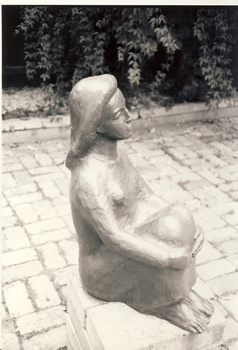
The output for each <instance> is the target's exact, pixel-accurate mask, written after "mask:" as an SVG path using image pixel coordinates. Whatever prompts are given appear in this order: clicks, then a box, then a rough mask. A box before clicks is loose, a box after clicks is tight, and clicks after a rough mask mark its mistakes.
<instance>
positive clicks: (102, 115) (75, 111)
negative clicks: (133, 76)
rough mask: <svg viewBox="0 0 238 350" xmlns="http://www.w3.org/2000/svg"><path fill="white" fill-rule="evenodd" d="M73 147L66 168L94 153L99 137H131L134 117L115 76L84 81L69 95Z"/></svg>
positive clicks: (106, 75) (108, 75)
mask: <svg viewBox="0 0 238 350" xmlns="http://www.w3.org/2000/svg"><path fill="white" fill-rule="evenodd" d="M69 108H70V120H71V147H70V151H69V153H68V155H67V159H66V166H67V167H68V168H69V169H71V168H73V167H74V164H75V163H76V162H77V161H78V160H79V159H80V158H83V157H85V156H86V155H87V154H88V153H90V150H91V148H92V147H93V145H94V143H95V142H96V140H97V138H99V137H104V138H109V139H113V140H121V139H126V138H128V137H130V136H131V117H130V115H129V112H128V110H127V109H126V106H125V99H124V97H123V95H122V93H121V91H120V90H119V89H118V88H117V81H116V78H115V77H114V76H113V75H110V74H103V75H98V76H93V77H89V78H85V79H82V80H80V81H79V82H78V83H77V84H76V85H75V86H74V87H73V89H72V91H71V93H70V96H69Z"/></svg>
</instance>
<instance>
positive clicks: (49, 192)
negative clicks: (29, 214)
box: [39, 181, 60, 198]
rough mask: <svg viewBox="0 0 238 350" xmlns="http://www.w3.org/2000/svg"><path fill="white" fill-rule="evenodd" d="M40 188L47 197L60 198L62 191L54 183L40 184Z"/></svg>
mask: <svg viewBox="0 0 238 350" xmlns="http://www.w3.org/2000/svg"><path fill="white" fill-rule="evenodd" d="M39 187H40V188H41V190H42V192H43V193H44V195H45V197H48V198H56V197H58V196H60V190H59V189H58V187H56V185H55V183H54V182H53V181H46V182H39Z"/></svg>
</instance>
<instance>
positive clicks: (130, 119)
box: [125, 108, 132, 123]
mask: <svg viewBox="0 0 238 350" xmlns="http://www.w3.org/2000/svg"><path fill="white" fill-rule="evenodd" d="M125 110H126V114H127V118H126V122H127V123H130V122H131V121H132V116H131V115H130V112H129V111H128V109H127V108H126V109H125Z"/></svg>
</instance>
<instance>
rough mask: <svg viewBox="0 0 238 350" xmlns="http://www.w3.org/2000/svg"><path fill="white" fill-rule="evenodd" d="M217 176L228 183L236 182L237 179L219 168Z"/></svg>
mask: <svg viewBox="0 0 238 350" xmlns="http://www.w3.org/2000/svg"><path fill="white" fill-rule="evenodd" d="M216 174H217V175H218V177H219V178H220V179H222V180H224V181H227V182H231V181H236V180H237V178H236V177H235V176H234V175H232V174H231V173H228V172H227V171H225V170H223V169H220V168H218V169H217V170H216Z"/></svg>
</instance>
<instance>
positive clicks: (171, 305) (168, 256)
mask: <svg viewBox="0 0 238 350" xmlns="http://www.w3.org/2000/svg"><path fill="white" fill-rule="evenodd" d="M70 113H71V124H72V133H71V135H72V137H71V149H70V151H69V153H68V156H67V163H66V164H67V166H68V167H69V168H70V170H71V172H72V177H71V186H70V200H71V208H72V216H73V220H74V225H75V229H76V232H77V235H78V240H79V247H80V254H79V256H80V259H79V270H80V274H81V277H82V281H83V284H84V286H85V288H86V289H87V291H88V292H89V293H91V294H92V295H94V296H96V297H98V298H100V299H103V300H107V301H122V302H125V303H126V304H128V305H129V306H131V307H133V308H134V309H136V310H138V311H140V312H143V313H149V314H152V315H156V316H158V317H162V318H166V319H168V320H169V321H170V322H171V323H174V324H176V325H177V326H179V327H181V328H183V329H186V330H189V331H191V332H201V331H203V329H204V328H205V325H206V324H207V323H208V322H209V318H210V316H211V314H212V312H213V306H212V305H211V304H210V303H209V302H208V301H206V300H204V299H202V298H201V297H199V296H198V295H197V294H196V293H195V292H194V291H193V290H192V286H193V285H194V283H195V281H196V269H195V256H196V254H197V252H198V251H199V250H200V248H201V246H202V243H203V235H202V231H201V229H200V228H199V227H197V226H195V224H194V220H193V217H192V214H191V213H190V211H189V210H188V209H187V208H185V207H184V206H183V205H171V206H167V207H163V206H164V205H163V201H162V200H161V199H160V198H159V197H157V196H156V195H155V194H154V193H153V192H152V191H151V190H150V189H149V188H148V186H147V185H146V183H145V182H144V181H143V179H142V178H141V177H140V175H139V174H138V173H137V171H136V170H135V169H134V167H133V166H132V164H131V163H130V161H129V160H128V158H127V157H126V156H125V155H123V154H120V153H119V152H118V151H117V141H118V140H121V139H126V138H128V137H130V135H131V118H130V115H129V113H128V111H127V109H126V106H125V101H124V98H123V96H122V94H121V92H120V91H119V90H118V89H117V85H116V80H115V78H114V77H113V76H110V75H102V76H97V77H91V78H86V79H83V80H82V81H80V82H79V83H78V84H77V85H76V86H75V87H74V89H73V90H72V92H71V96H70Z"/></svg>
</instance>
